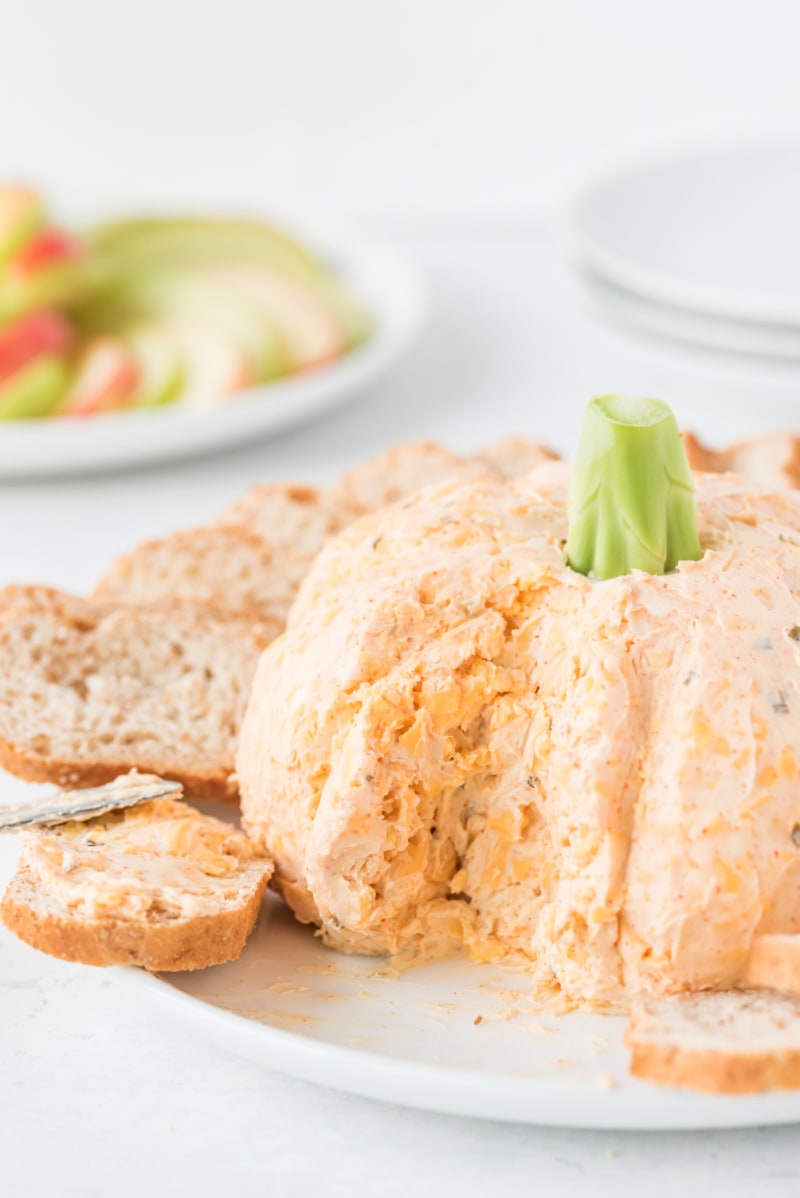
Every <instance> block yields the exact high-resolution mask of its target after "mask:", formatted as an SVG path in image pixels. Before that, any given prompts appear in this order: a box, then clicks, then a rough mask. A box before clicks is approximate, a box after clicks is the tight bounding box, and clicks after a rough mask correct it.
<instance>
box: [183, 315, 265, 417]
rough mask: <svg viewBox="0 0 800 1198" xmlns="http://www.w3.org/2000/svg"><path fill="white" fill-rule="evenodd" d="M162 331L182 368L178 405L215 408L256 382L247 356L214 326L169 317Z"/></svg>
mask: <svg viewBox="0 0 800 1198" xmlns="http://www.w3.org/2000/svg"><path fill="white" fill-rule="evenodd" d="M163 328H164V331H165V332H166V333H167V334H168V335H169V336H170V337H171V338H172V339H173V341H174V343H175V346H176V348H177V351H178V354H179V355H180V360H181V362H182V365H183V388H182V391H181V396H180V403H181V404H182V405H186V406H189V407H193V408H210V407H216V406H217V405H218V404H219V403H221V402H223V401H224V400H225V399H226V398H227V397H228V396H229V395H233V394H234V393H235V392H237V391H242V390H244V389H245V388H246V387H249V386H252V384H253V383H254V382H255V381H256V380H255V375H254V371H253V367H252V364H251V362H250V360H249V359H248V357H247V354H246V353H245V352H244V351H243V350H242V348H241V346H239V345H238V344H237V342H236V341H235V340H234V339H233V338H232V337H231V336H230V335H228V334H227V333H225V332H224V331H222V330H221V329H220V328H218V327H217V325H215V324H211V323H210V322H207V321H203V320H199V319H197V318H194V317H188V316H173V317H170V318H169V319H165V320H164V321H163Z"/></svg>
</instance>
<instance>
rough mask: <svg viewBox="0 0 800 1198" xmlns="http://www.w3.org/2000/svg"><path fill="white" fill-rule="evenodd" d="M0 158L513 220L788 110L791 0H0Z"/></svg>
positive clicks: (41, 168)
mask: <svg viewBox="0 0 800 1198" xmlns="http://www.w3.org/2000/svg"><path fill="white" fill-rule="evenodd" d="M0 13H2V31H3V32H2V46H3V54H2V71H0V168H2V172H3V174H8V173H9V172H11V173H17V174H22V175H27V176H29V177H31V178H33V179H37V180H38V179H47V180H50V181H52V183H53V184H54V185H56V187H57V191H56V194H57V195H59V196H61V195H64V194H65V193H66V194H69V195H71V194H73V193H76V194H78V195H79V196H82V194H83V192H84V191H85V190H87V189H89V190H90V191H91V194H92V195H93V196H95V195H98V196H99V195H100V194H101V192H102V193H104V194H107V195H108V196H110V197H116V196H122V197H125V196H128V197H129V196H130V195H131V193H132V191H134V190H135V191H138V192H141V193H142V194H144V193H145V192H147V193H150V192H153V191H156V192H159V193H162V194H163V193H166V192H178V193H179V194H185V193H188V194H194V195H197V194H205V195H207V196H210V197H217V196H220V197H233V198H244V199H249V198H251V197H252V196H254V195H265V196H273V195H278V194H280V195H285V196H288V197H289V198H295V199H297V198H299V199H302V200H304V201H306V202H321V203H324V204H325V205H327V206H335V207H339V208H346V209H354V210H359V211H360V210H367V211H370V212H379V213H385V212H387V211H391V212H394V213H399V214H402V215H403V216H404V217H408V216H419V215H424V216H431V215H434V216H437V217H439V218H440V219H441V220H442V222H443V223H445V222H448V221H452V220H453V219H454V218H455V217H457V216H463V215H464V214H473V215H474V214H481V215H487V214H488V215H498V214H500V215H503V214H510V215H511V216H513V217H514V218H515V219H519V218H521V217H526V216H529V215H530V214H531V213H535V212H537V211H539V210H541V209H542V208H543V207H549V206H552V205H553V204H554V203H555V202H557V200H558V199H559V198H560V197H561V196H562V195H563V194H564V192H565V190H568V189H569V188H570V187H571V186H572V185H573V184H574V182H575V181H576V180H577V179H579V178H581V177H582V176H583V175H584V174H585V173H586V172H593V171H594V170H595V169H602V168H605V167H606V166H607V165H608V164H609V163H612V162H614V161H616V160H619V159H624V158H626V157H628V156H630V155H635V154H640V153H651V152H653V151H655V150H658V149H661V148H664V147H667V146H673V145H684V144H687V143H695V142H698V141H699V142H703V141H705V140H709V139H715V138H720V137H722V138H726V139H727V138H741V137H746V136H749V135H752V134H763V133H770V134H773V135H774V134H781V133H784V134H785V133H787V132H793V131H794V132H796V131H797V130H798V124H799V123H800V71H798V66H797V46H798V34H799V33H800V10H798V6H797V4H796V3H795V2H794V0H759V2H757V3H756V2H755V0H669V3H666V2H665V3H654V2H648V0H280V2H278V0H216V2H212V0H136V2H135V3H134V2H129V3H124V4H120V3H119V2H117V0H73V2H72V3H66V2H64V0H2V2H1V3H0Z"/></svg>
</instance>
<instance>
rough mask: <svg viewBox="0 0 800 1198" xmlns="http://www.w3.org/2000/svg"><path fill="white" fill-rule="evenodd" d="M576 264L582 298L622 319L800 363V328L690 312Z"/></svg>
mask: <svg viewBox="0 0 800 1198" xmlns="http://www.w3.org/2000/svg"><path fill="white" fill-rule="evenodd" d="M576 265H577V269H576V271H575V273H574V276H573V277H574V279H575V281H576V283H577V284H578V289H579V292H580V295H581V298H582V299H584V300H585V301H586V302H587V303H588V305H589V307H590V308H591V309H592V310H593V312H595V313H597V314H598V315H600V316H602V317H605V318H609V319H611V320H612V321H614V322H615V323H617V324H621V325H624V326H627V327H629V328H635V329H639V330H641V331H642V332H645V333H649V334H654V335H655V336H657V337H662V338H667V339H668V340H669V341H677V342H683V343H685V344H687V345H690V346H698V347H700V348H701V349H705V350H714V351H718V352H721V353H724V354H726V355H730V354H740V355H745V356H746V357H748V358H760V359H769V360H770V361H771V362H780V363H783V364H785V365H795V366H800V328H797V329H795V328H792V327H791V326H786V325H768V324H755V323H749V322H747V321H742V320H731V319H727V318H725V317H722V316H708V315H706V314H704V313H702V312H691V311H690V310H689V309H688V308H679V307H676V306H675V305H673V304H664V303H660V302H658V301H656V300H649V299H646V298H645V297H644V296H642V295H638V294H637V293H636V292H634V291H630V290H628V288H626V287H620V286H618V285H617V284H615V283H611V282H609V281H608V280H607V279H605V278H604V277H603V276H602V275H598V274H595V273H594V272H593V271H591V270H586V269H581V268H580V265H579V264H576Z"/></svg>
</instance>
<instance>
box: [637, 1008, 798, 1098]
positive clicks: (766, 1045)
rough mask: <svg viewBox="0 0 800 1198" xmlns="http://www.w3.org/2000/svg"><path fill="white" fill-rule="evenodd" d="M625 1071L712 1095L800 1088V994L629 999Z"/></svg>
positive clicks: (666, 1084) (654, 1080) (661, 1082)
mask: <svg viewBox="0 0 800 1198" xmlns="http://www.w3.org/2000/svg"><path fill="white" fill-rule="evenodd" d="M625 1043H626V1044H627V1045H628V1047H629V1048H630V1049H631V1053H632V1059H631V1073H632V1074H633V1075H634V1077H641V1078H645V1079H646V1080H648V1081H652V1082H658V1083H659V1084H661V1085H664V1086H686V1087H689V1088H690V1089H693V1090H703V1091H706V1092H708V1093H714V1094H754V1093H758V1092H761V1091H764V1090H790V1089H797V1088H800V998H797V997H794V996H792V995H786V994H767V993H764V992H756V991H747V990H727V991H719V992H707V993H695V994H679V995H675V996H673V997H670V998H657V999H643V1000H640V1001H638V1002H636V1003H634V1005H633V1007H632V1009H631V1015H630V1021H629V1023H628V1028H627V1031H626V1033H625Z"/></svg>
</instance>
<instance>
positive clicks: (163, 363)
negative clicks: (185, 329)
mask: <svg viewBox="0 0 800 1198" xmlns="http://www.w3.org/2000/svg"><path fill="white" fill-rule="evenodd" d="M125 341H126V342H127V344H128V346H129V347H130V350H131V353H132V354H133V356H134V358H135V359H136V361H137V362H138V364H139V384H138V386H137V389H136V392H135V394H134V396H133V398H132V400H131V406H132V407H136V408H161V407H165V406H166V405H167V404H171V403H175V402H176V400H178V399H179V398H180V396H181V393H182V391H183V387H184V382H185V370H184V366H183V362H182V360H181V355H180V351H179V348H178V345H177V343H176V341H175V339H174V338H173V337H171V336H170V335H169V333H168V332H167V331H166V330H165V329H163V328H162V327H161V326H160V325H158V324H146V325H139V326H138V327H135V328H133V329H131V330H130V331H129V332H127V333H126V334H125Z"/></svg>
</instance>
